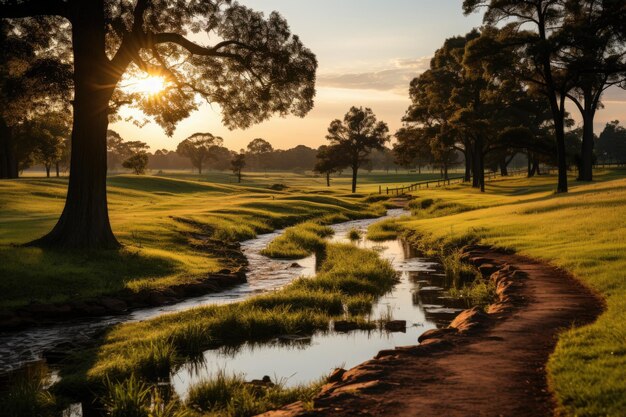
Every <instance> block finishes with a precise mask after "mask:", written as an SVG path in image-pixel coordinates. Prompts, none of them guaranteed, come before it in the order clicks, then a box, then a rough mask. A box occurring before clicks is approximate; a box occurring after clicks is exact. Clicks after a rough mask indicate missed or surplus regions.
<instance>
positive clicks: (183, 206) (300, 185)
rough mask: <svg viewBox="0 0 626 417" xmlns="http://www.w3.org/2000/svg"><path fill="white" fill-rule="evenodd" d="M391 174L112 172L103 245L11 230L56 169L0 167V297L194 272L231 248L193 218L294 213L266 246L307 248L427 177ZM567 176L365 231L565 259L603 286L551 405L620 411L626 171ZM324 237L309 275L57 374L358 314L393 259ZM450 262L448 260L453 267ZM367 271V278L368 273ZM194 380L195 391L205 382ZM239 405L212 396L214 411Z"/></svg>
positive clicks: (6, 302)
mask: <svg viewBox="0 0 626 417" xmlns="http://www.w3.org/2000/svg"><path fill="white" fill-rule="evenodd" d="M394 175H395V174H393V173H390V174H386V173H374V174H372V175H371V176H369V177H368V176H364V177H363V181H362V184H363V185H362V187H361V188H360V189H359V193H358V194H356V195H351V194H350V193H349V179H348V178H347V177H342V178H339V179H337V180H335V181H334V183H333V186H332V187H331V188H327V187H326V186H325V184H324V180H323V178H314V177H311V176H307V175H303V174H285V173H268V174H263V173H258V174H253V175H251V174H249V175H247V176H246V177H244V182H243V183H242V184H240V185H239V184H235V183H233V178H232V177H230V176H228V175H226V174H209V175H207V176H203V177H199V176H194V175H189V174H184V173H170V174H167V175H154V176H146V177H136V176H127V175H121V176H112V177H110V179H109V198H110V206H111V220H112V224H113V228H114V231H115V232H116V234H117V236H118V237H119V238H120V240H121V241H122V242H123V243H124V244H125V247H124V249H122V250H121V251H119V252H117V251H116V252H111V253H109V254H107V255H104V256H102V254H98V256H97V257H96V256H95V255H94V254H89V253H79V254H74V255H65V254H63V255H62V254H59V253H55V252H49V251H41V250H38V249H33V248H25V247H19V246H14V245H13V243H18V244H19V243H23V242H27V241H28V240H30V239H33V238H35V237H37V236H38V235H40V234H41V233H43V232H45V231H46V230H47V229H48V228H49V227H50V226H51V225H52V224H53V222H54V220H55V219H56V216H57V215H58V212H59V210H60V209H61V207H62V198H63V193H64V187H65V181H64V180H63V179H61V180H56V179H51V180H43V179H39V178H27V179H23V180H19V181H3V182H0V193H1V196H2V197H0V262H1V263H2V265H3V269H4V268H6V269H4V270H6V271H7V272H9V274H8V277H9V279H8V280H4V281H3V282H2V283H0V286H1V287H0V291H2V294H3V298H2V302H1V303H0V305H1V306H4V307H7V306H19V305H22V304H24V303H27V302H30V301H32V300H33V299H36V300H46V301H48V300H59V299H64V298H67V297H70V296H72V297H75V296H76V294H79V296H80V297H87V296H91V295H94V294H102V293H106V292H108V291H116V290H118V289H119V288H124V287H126V288H141V287H143V286H155V287H158V286H167V285H171V283H173V282H181V281H184V280H193V279H197V277H198V276H201V275H202V274H206V273H207V272H210V271H216V270H219V269H220V268H222V267H224V265H225V262H226V260H225V259H220V258H219V257H215V256H212V255H211V254H210V253H207V252H203V251H200V250H197V249H195V246H194V245H192V244H190V239H193V236H194V235H196V234H200V233H203V234H207V235H210V236H211V237H212V238H215V239H221V240H225V241H226V240H228V241H239V240H243V239H246V238H250V237H253V236H254V235H255V234H257V233H262V232H264V231H270V230H273V229H276V228H280V227H286V226H292V225H295V224H298V226H296V227H293V228H291V229H290V230H291V232H290V233H288V234H286V235H283V236H287V237H285V238H283V239H282V240H278V241H276V242H274V247H273V248H272V247H268V255H272V254H274V256H285V255H286V256H290V255H291V257H294V258H295V257H300V256H306V255H307V254H308V253H310V252H312V251H318V250H320V249H322V247H323V246H324V247H325V245H323V239H324V237H325V236H327V230H326V229H325V227H324V224H328V223H332V222H337V221H341V220H346V219H348V218H358V217H366V216H375V215H380V214H381V213H382V212H383V211H384V202H382V201H379V198H378V197H377V196H376V194H377V193H378V187H379V185H380V184H383V185H384V184H390V185H393V186H396V185H402V184H408V183H413V182H417V181H420V180H424V179H428V178H421V177H418V176H417V175H416V174H411V175H408V174H399V175H398V176H394ZM394 180H396V181H394ZM275 184H281V185H285V186H286V188H284V189H283V187H282V186H281V187H275V186H274V185H275ZM571 186H572V187H571V191H570V193H569V194H566V195H560V194H555V193H554V191H553V190H554V188H555V178H554V176H540V177H536V178H531V179H528V178H522V177H513V178H503V179H498V180H494V181H491V182H489V183H488V184H487V190H486V191H487V192H486V193H484V194H483V193H480V192H478V191H476V190H473V189H471V188H470V187H468V186H467V185H453V186H449V187H445V188H441V189H428V190H426V189H423V190H419V191H416V192H414V193H413V195H412V197H413V200H412V201H411V202H410V204H409V208H410V210H411V214H412V216H411V217H403V218H400V219H394V220H388V221H385V222H380V223H378V224H374V225H373V226H372V227H370V230H369V231H368V237H370V238H372V239H379V240H385V239H389V238H393V237H395V236H397V235H399V234H401V233H403V234H405V235H408V236H412V237H413V238H414V239H415V238H417V239H418V240H417V241H416V243H417V244H418V245H420V246H422V247H423V248H426V249H428V248H430V250H432V251H433V252H437V254H442V253H448V254H454V251H455V250H456V249H458V248H459V247H460V246H462V245H463V244H465V243H466V242H481V243H486V244H491V245H494V246H498V247H502V248H505V249H509V250H513V251H516V252H518V253H521V254H524V255H528V256H530V257H533V258H537V259H542V260H545V261H546V262H549V263H551V264H554V265H556V266H559V267H561V268H564V269H565V270H567V271H569V272H571V273H572V274H573V275H574V276H575V277H576V278H577V279H579V280H580V281H581V282H583V283H584V284H586V285H587V286H589V287H590V288H592V289H593V290H594V291H595V292H596V293H597V294H598V295H599V296H600V297H601V298H602V299H603V300H604V301H605V303H606V310H605V312H604V313H603V315H602V316H601V317H600V318H599V320H598V321H597V322H596V323H594V324H592V325H589V326H585V327H582V328H572V329H564V331H563V333H562V335H561V336H560V338H559V342H558V345H557V348H556V351H555V352H554V353H553V355H552V356H551V358H550V361H549V363H548V366H547V371H548V381H549V386H550V389H551V390H552V391H553V393H554V395H555V398H556V400H557V402H558V412H559V413H561V414H564V415H572V416H598V415H621V414H620V413H622V411H623V410H624V409H626V400H625V399H626V371H625V370H626V342H625V341H626V322H625V321H624V320H623V317H624V316H625V315H626V301H625V300H626V273H625V272H624V271H626V221H625V220H624V219H625V218H626V216H625V215H626V209H625V208H624V207H626V172H625V171H620V170H604V171H599V172H598V173H597V181H596V182H594V183H592V184H589V183H576V182H575V181H574V180H573V178H572V182H571ZM278 188H280V189H281V190H280V191H278V190H277V189H278ZM181 220H182V221H181ZM311 220H312V222H310V221H311ZM305 221H309V222H306V223H303V222H305ZM270 246H271V245H270ZM328 250H329V253H330V256H329V258H328V261H327V263H326V264H325V265H326V266H325V267H323V268H326V269H322V271H321V273H320V274H319V275H318V277H317V279H315V280H309V281H303V280H301V281H296V282H295V283H294V284H293V285H292V286H290V287H288V288H287V289H285V290H283V291H282V292H279V293H276V294H271V295H268V296H261V297H257V298H254V299H251V300H249V301H247V302H244V303H240V304H238V305H236V306H225V307H207V308H204V309H194V310H190V311H188V312H183V313H179V314H176V315H172V316H167V317H164V318H159V319H155V320H150V321H147V322H143V323H138V324H129V325H123V326H117V327H115V328H114V329H112V330H111V331H110V332H108V333H107V335H106V336H105V337H104V339H103V340H102V341H100V342H99V344H98V346H95V347H94V348H92V349H90V350H88V351H87V352H85V353H84V354H83V355H82V356H80V357H77V358H75V360H73V363H72V365H71V366H69V367H66V369H65V371H64V375H65V378H64V389H65V390H69V391H72V390H79V389H81V388H79V387H80V386H83V388H82V389H84V386H85V385H84V383H85V382H86V381H91V383H96V384H97V385H99V386H102V383H103V380H105V379H106V378H107V377H111V378H114V379H124V378H127V377H128V376H129V375H133V374H134V375H139V376H140V377H141V378H143V379H144V380H151V379H155V378H157V377H159V376H161V375H163V374H164V373H167V372H168V371H169V370H170V369H171V367H172V366H175V365H176V364H177V363H180V361H183V360H188V359H189V358H191V357H193V356H194V355H196V354H198V353H199V352H201V351H202V350H203V349H206V348H207V347H210V346H215V345H219V344H223V343H239V342H241V341H242V340H257V339H263V338H264V337H269V336H270V335H272V334H276V333H277V332H279V333H289V332H295V333H298V332H306V331H312V330H315V329H318V330H319V329H324V328H326V327H327V326H328V323H329V321H330V320H332V319H333V318H336V317H339V316H341V315H343V314H351V315H355V316H359V315H361V314H363V313H364V312H365V311H366V310H367V308H368V306H371V302H372V300H373V299H374V297H376V296H378V295H380V294H381V292H384V291H385V288H387V287H388V285H390V281H388V278H384V277H389V275H388V274H389V272H388V271H387V272H385V271H386V269H385V267H384V265H383V264H379V263H377V262H376V261H374V260H375V259H377V258H376V257H373V256H371V255H370V254H368V253H363V252H362V251H360V250H352V249H349V248H347V247H342V246H334V245H331V247H330V248H329V249H328ZM370 258H371V259H372V260H371V261H367V262H366V259H370ZM120 260H124V262H120ZM131 261H132V262H131ZM452 261H454V259H452ZM5 265H6V266H5ZM51 265H52V266H51ZM455 265H458V264H456V263H455V262H453V264H452V265H451V266H450V268H449V269H453V268H454V267H455ZM356 266H360V268H356ZM459 273H463V271H460V272H459ZM468 273H473V272H472V271H469V272H468ZM368 276H369V277H375V278H376V279H375V280H374V281H370V280H367V279H366V280H363V279H362V278H363V277H368ZM340 278H341V279H340ZM24 279H27V280H28V282H29V283H32V289H29V290H28V292H27V293H25V292H23V291H24V290H22V289H21V288H20V287H24V286H23V285H20V282H21V283H23V282H24V281H23V280H24ZM51 279H54V280H56V281H55V282H58V283H59V284H58V285H55V288H54V289H51V286H50V285H49V282H50V280H51ZM377 281H380V282H382V285H379V284H377V283H376V282H377ZM39 286H40V287H39ZM70 291H72V295H70ZM462 291H463V290H462ZM468 291H469V293H468V294H467V296H469V297H471V296H474V294H473V293H472V291H474V292H476V293H480V292H483V293H488V292H489V291H491V290H490V289H488V288H474V289H468ZM296 306H298V307H297V308H296ZM363 325H364V326H365V325H368V323H367V322H363ZM370 325H371V324H370ZM234 328H236V329H238V332H236V333H235V334H232V335H231V332H230V331H227V329H234ZM207 329H208V330H207ZM209 330H210V331H209ZM126 381H128V380H126ZM124 383H126V382H124ZM87 385H89V384H87ZM216 385H219V386H221V388H219V387H218V388H219V390H221V391H220V392H222V393H223V392H226V391H227V392H238V393H241V397H242V398H249V399H250V401H252V400H253V398H251V397H250V395H251V393H250V392H248V391H246V388H242V387H243V385H242V384H241V381H240V380H239V379H237V378H236V377H233V378H230V377H227V376H223V380H222V381H219V380H217V381H213V383H212V384H209V383H207V384H206V387H205V390H206V391H210V392H213V391H215V390H216ZM314 386H316V385H314ZM314 386H312V387H314ZM219 390H218V391H219ZM228 390H231V391H228ZM311 390H313V388H311V387H308V388H306V387H301V388H299V390H298V391H297V392H298V393H297V394H294V393H293V392H282V391H277V392H276V393H274V394H271V395H273V396H274V397H272V398H275V397H276V398H283V399H286V398H289V399H293V398H302V399H305V400H306V399H307V398H310V397H311V392H312V391H311ZM244 391H245V392H244ZM313 391H314V390H313ZM194 395H195V397H194V398H197V399H198V400H197V401H202V399H201V398H202V397H203V393H202V392H201V390H200V388H198V392H197V393H196V394H194ZM294 396H295V397H294ZM257 400H258V401H257ZM255 401H257V402H254V401H253V403H254V404H257V405H259V404H261V405H260V406H259V407H261V408H262V409H265V408H267V407H270V406H275V405H277V404H278V402H275V401H274V400H273V399H269V400H268V399H267V398H265V397H263V398H257V399H256V400H255ZM216 404H217V403H216ZM263 404H265V405H263ZM234 406H235V405H233V404H231V403H228V402H224V401H221V402H219V404H218V405H216V407H217V408H215V409H213V411H215V410H218V409H219V410H222V411H223V410H226V409H227V408H228V407H234Z"/></svg>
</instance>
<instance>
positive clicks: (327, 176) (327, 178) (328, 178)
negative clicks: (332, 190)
mask: <svg viewBox="0 0 626 417" xmlns="http://www.w3.org/2000/svg"><path fill="white" fill-rule="evenodd" d="M326 186H327V187H330V172H327V173H326Z"/></svg>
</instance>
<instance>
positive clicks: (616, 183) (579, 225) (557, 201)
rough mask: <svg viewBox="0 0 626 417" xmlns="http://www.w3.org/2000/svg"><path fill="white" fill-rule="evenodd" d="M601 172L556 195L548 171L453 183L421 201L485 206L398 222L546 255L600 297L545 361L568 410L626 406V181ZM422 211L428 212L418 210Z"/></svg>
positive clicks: (451, 238)
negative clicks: (595, 312)
mask: <svg viewBox="0 0 626 417" xmlns="http://www.w3.org/2000/svg"><path fill="white" fill-rule="evenodd" d="M624 174H625V173H624V172H623V171H621V172H620V171H605V172H600V173H599V175H598V176H597V179H598V180H599V181H600V182H597V183H594V184H589V185H583V184H577V183H576V182H573V181H572V183H571V186H572V189H571V191H570V193H569V194H566V195H555V194H554V193H553V192H552V189H553V188H554V182H555V178H554V177H541V178H534V179H525V178H516V179H505V180H500V181H495V182H491V183H488V186H487V193H486V194H480V193H478V192H476V191H474V190H472V189H470V188H469V187H465V186H455V187H450V188H449V189H443V190H430V191H426V190H423V191H421V192H419V197H420V198H421V199H426V198H429V199H432V200H433V201H443V202H446V203H447V204H449V205H450V206H455V205H463V206H470V207H476V206H479V207H484V208H482V209H478V210H472V211H466V212H462V213H458V214H453V215H447V213H445V210H444V212H433V213H431V218H422V219H418V220H410V221H406V222H404V223H403V226H404V227H407V228H409V229H412V230H416V231H417V232H418V233H419V234H422V235H423V236H425V238H426V239H430V240H431V241H437V240H438V241H440V242H442V244H447V245H449V246H450V247H452V246H454V245H453V244H450V242H464V241H468V240H472V239H474V238H478V239H480V241H481V242H484V243H487V244H492V245H496V246H499V247H503V248H510V249H514V250H516V251H517V252H518V253H521V254H524V255H528V256H531V257H534V258H538V259H544V260H546V261H547V262H550V263H552V264H554V265H557V266H559V267H562V268H564V269H566V270H568V271H570V272H572V273H573V274H574V275H575V276H576V277H577V278H578V279H580V280H581V281H582V282H584V283H585V284H586V285H588V286H590V287H591V288H592V289H593V290H594V291H596V292H597V293H598V294H600V295H601V296H602V297H603V298H604V299H605V300H606V311H605V313H604V314H603V315H602V316H601V317H600V318H599V320H598V321H597V322H596V323H594V324H592V325H589V326H585V327H582V328H578V329H573V330H566V331H564V333H563V334H562V335H561V336H560V338H559V343H558V345H557V348H556V351H555V352H554V353H553V355H552V356H551V358H550V361H549V363H548V380H549V384H550V388H551V389H552V390H553V391H554V393H555V395H556V398H557V401H558V403H559V408H560V410H561V411H563V412H564V413H566V414H568V415H576V416H598V415H615V416H617V415H622V414H623V411H624V410H625V409H626V320H624V316H625V315H626V222H625V220H624V219H625V218H626V180H625V179H620V178H623V176H624ZM424 217H426V216H424Z"/></svg>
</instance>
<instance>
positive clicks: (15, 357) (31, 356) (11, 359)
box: [0, 210, 403, 374]
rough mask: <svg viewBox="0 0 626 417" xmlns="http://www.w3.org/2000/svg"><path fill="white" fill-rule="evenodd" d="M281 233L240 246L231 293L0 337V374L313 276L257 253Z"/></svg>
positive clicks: (306, 264)
mask: <svg viewBox="0 0 626 417" xmlns="http://www.w3.org/2000/svg"><path fill="white" fill-rule="evenodd" d="M402 214H403V211H402V210H389V212H388V213H387V215H386V216H384V217H381V218H377V219H366V220H357V221H350V222H346V223H342V224H338V225H334V226H333V228H335V229H336V230H337V231H338V233H337V236H340V237H341V236H342V232H341V231H342V230H350V229H351V228H352V227H359V228H367V226H369V225H370V224H372V223H375V222H377V221H380V220H384V219H385V218H390V217H397V216H400V215H402ZM281 233H283V230H277V231H275V232H272V233H268V234H264V235H259V236H258V237H257V238H255V239H252V240H248V241H245V242H242V245H241V247H242V250H243V252H244V253H245V255H246V257H247V259H248V261H249V272H248V273H247V281H248V282H247V283H245V284H241V285H238V286H236V287H233V288H231V289H228V290H225V291H221V292H219V293H214V294H207V295H204V296H201V297H196V298H189V299H187V300H184V301H182V302H180V303H176V304H172V305H169V306H163V307H155V308H146V309H140V310H135V311H133V312H131V313H129V314H127V315H121V316H114V317H104V318H97V319H89V320H80V321H73V322H66V323H63V324H59V325H54V326H46V327H36V328H31V329H27V330H23V331H19V332H9V333H0V374H5V373H8V372H11V371H15V370H17V369H19V368H21V367H23V366H24V365H26V364H27V363H31V362H37V361H40V360H41V359H42V355H43V353H44V352H46V351H49V350H51V349H53V348H55V347H56V346H58V345H60V344H61V343H66V342H69V343H71V344H78V345H80V344H84V343H85V342H88V341H89V340H90V339H92V338H93V337H94V335H96V334H97V333H98V332H100V331H103V330H104V329H106V328H107V327H109V326H111V325H114V324H119V323H127V322H135V321H142V320H148V319H151V318H154V317H157V316H160V315H162V314H167V313H173V312H177V311H183V310H187V309H189V308H192V307H198V306H202V305H209V304H225V303H232V302H237V301H242V300H244V299H246V298H248V297H250V296H252V295H255V294H260V293H263V292H267V291H272V290H276V289H278V288H281V287H283V286H285V285H286V284H288V283H289V282H291V281H292V280H294V279H295V278H298V277H300V276H302V275H313V274H314V273H315V257H314V256H311V257H309V258H306V259H303V260H299V261H297V264H298V265H299V266H298V267H292V264H294V261H286V260H273V259H269V258H266V257H264V256H262V255H261V254H260V251H261V250H262V249H263V248H265V246H266V245H267V244H268V243H269V242H270V241H271V240H272V239H274V238H275V237H276V236H278V235H280V234H281Z"/></svg>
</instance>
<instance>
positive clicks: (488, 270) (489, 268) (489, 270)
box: [478, 263, 500, 277]
mask: <svg viewBox="0 0 626 417" xmlns="http://www.w3.org/2000/svg"><path fill="white" fill-rule="evenodd" d="M498 269H500V267H499V266H497V265H494V264H492V263H484V264H481V265H480V266H479V267H478V270H479V271H480V273H481V274H483V276H484V277H488V276H490V275H491V274H493V273H494V272H496V271H497V270H498Z"/></svg>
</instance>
